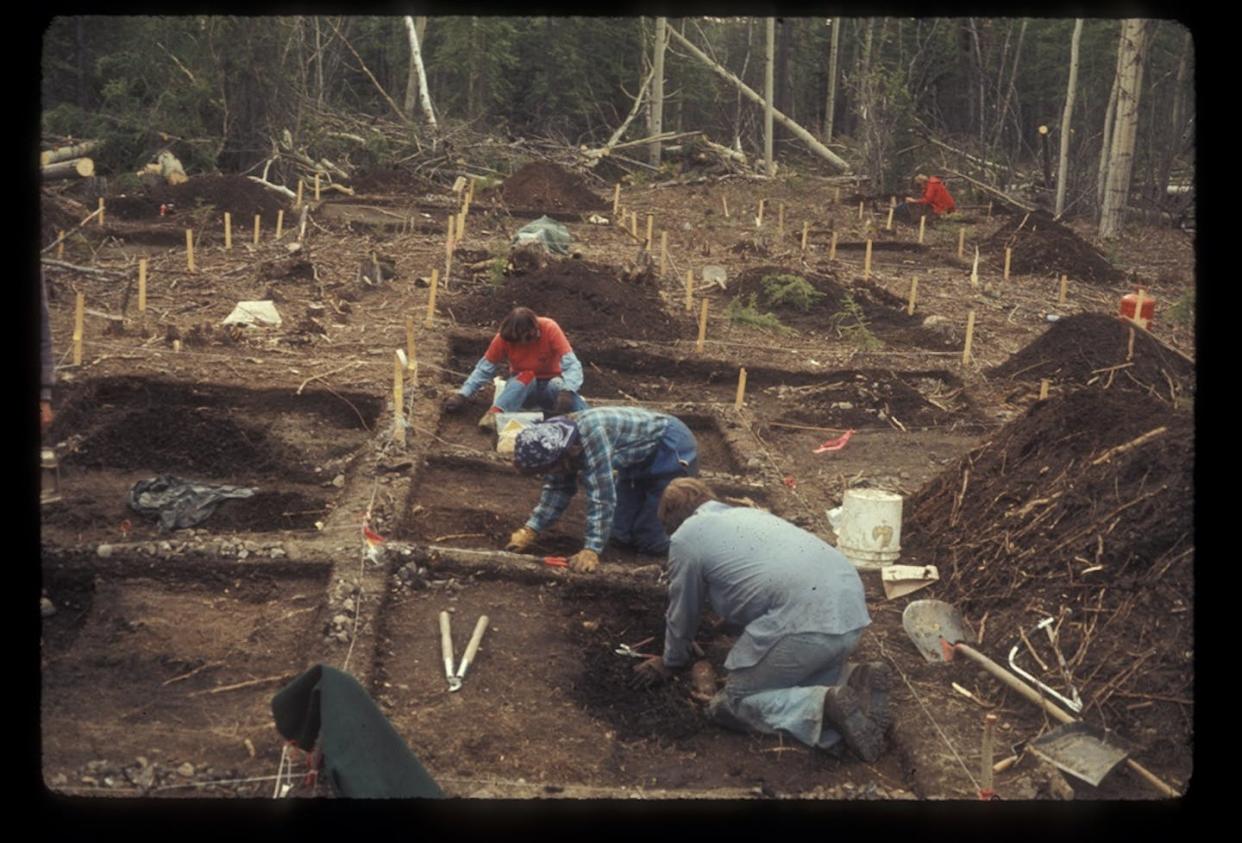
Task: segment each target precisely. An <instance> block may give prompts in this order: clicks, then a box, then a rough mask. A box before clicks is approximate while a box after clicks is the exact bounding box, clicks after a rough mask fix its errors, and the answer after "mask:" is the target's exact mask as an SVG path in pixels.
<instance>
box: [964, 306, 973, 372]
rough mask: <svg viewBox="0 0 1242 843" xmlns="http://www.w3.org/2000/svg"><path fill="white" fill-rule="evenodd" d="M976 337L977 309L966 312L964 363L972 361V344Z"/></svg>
mask: <svg viewBox="0 0 1242 843" xmlns="http://www.w3.org/2000/svg"><path fill="white" fill-rule="evenodd" d="M974 338H975V309H974V308H973V307H972V308H971V309H970V310H969V311H968V312H967V313H966V345H965V347H963V348H962V365H965V364H967V363H969V362H970V345H971V342H973V340H974Z"/></svg>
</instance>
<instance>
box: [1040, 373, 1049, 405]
mask: <svg viewBox="0 0 1242 843" xmlns="http://www.w3.org/2000/svg"><path fill="white" fill-rule="evenodd" d="M1047 397H1048V379H1047V378H1041V379H1040V381H1039V400H1040V401H1043V400H1045V399H1046V398H1047Z"/></svg>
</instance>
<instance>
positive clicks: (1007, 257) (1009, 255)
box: [1004, 246, 1013, 281]
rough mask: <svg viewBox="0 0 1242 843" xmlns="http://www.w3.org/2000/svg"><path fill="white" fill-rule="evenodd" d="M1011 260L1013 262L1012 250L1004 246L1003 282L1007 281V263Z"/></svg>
mask: <svg viewBox="0 0 1242 843" xmlns="http://www.w3.org/2000/svg"><path fill="white" fill-rule="evenodd" d="M1011 260H1013V249H1011V248H1009V247H1008V246H1006V247H1005V275H1004V280H1005V281H1008V280H1009V262H1010V261H1011Z"/></svg>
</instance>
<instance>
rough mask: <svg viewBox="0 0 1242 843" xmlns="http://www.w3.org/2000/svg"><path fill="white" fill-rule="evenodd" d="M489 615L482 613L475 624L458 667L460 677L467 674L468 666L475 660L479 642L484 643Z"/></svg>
mask: <svg viewBox="0 0 1242 843" xmlns="http://www.w3.org/2000/svg"><path fill="white" fill-rule="evenodd" d="M487 623H488V619H487V615H481V616H480V617H479V621H478V623H476V624H475V625H474V633H473V634H472V635H471V636H470V643H469V644H467V645H466V652H465V654H464V655H463V656H462V657H461V664H460V665H458V667H457V675H458V676H459V677H461V676H465V675H466V668H467V667H469V666H470V663H471V662H472V661H474V655H475V653H477V652H479V644H481V643H483V633H484V632H487Z"/></svg>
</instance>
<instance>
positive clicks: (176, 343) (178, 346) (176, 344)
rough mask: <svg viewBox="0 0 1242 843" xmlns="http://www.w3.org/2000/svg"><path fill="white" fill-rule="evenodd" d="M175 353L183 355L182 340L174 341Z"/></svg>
mask: <svg viewBox="0 0 1242 843" xmlns="http://www.w3.org/2000/svg"><path fill="white" fill-rule="evenodd" d="M173 352H174V353H176V354H180V353H181V340H173Z"/></svg>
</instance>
